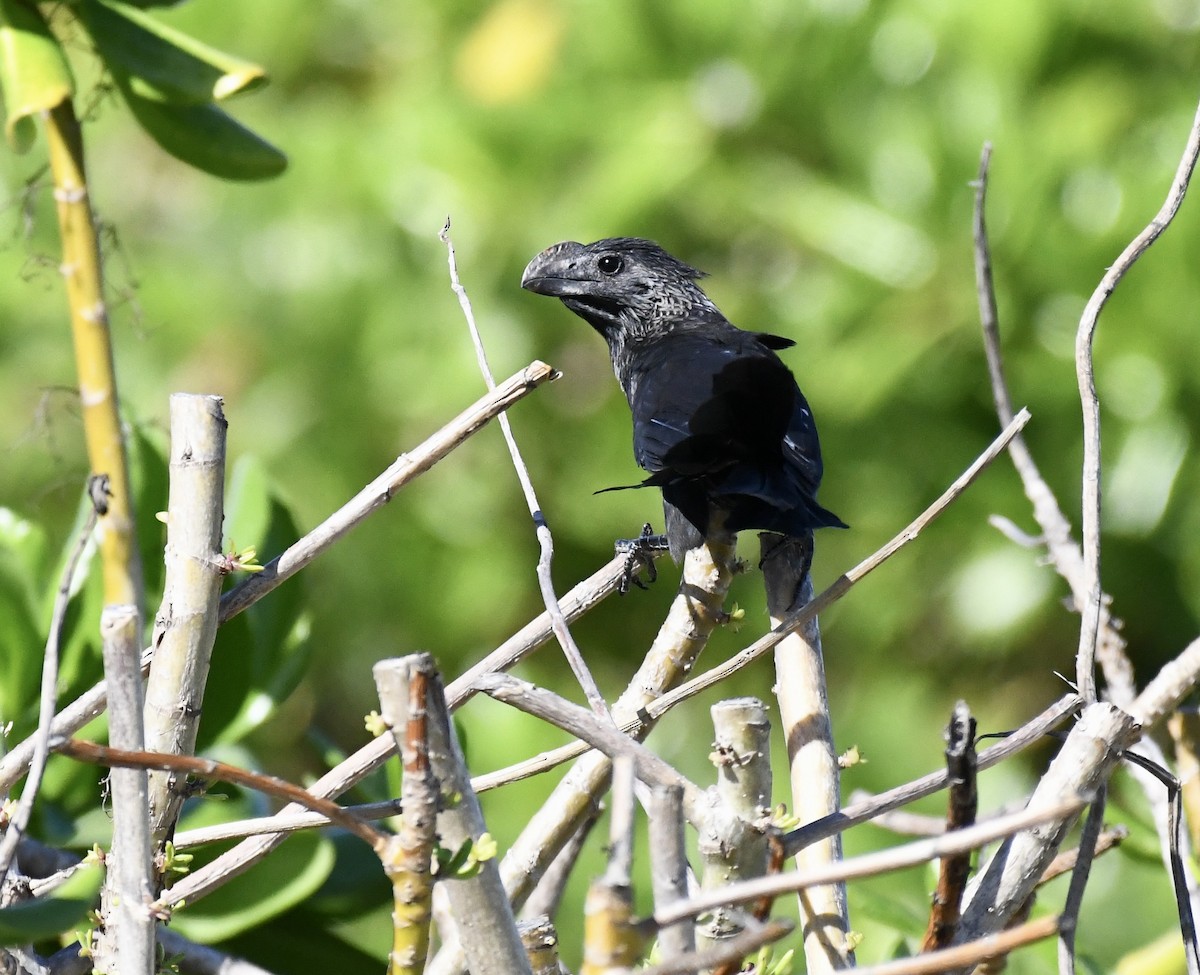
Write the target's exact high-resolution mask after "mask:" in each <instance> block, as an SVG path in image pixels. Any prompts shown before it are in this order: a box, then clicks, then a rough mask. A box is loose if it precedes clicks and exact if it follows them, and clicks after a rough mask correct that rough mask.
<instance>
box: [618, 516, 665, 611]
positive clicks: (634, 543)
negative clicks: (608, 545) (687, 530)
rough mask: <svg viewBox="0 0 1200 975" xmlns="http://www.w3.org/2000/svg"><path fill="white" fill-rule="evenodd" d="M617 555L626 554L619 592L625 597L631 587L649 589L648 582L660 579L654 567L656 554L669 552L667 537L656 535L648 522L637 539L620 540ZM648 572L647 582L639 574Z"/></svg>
mask: <svg viewBox="0 0 1200 975" xmlns="http://www.w3.org/2000/svg"><path fill="white" fill-rule="evenodd" d="M613 548H614V549H616V551H617V554H618V555H619V554H621V553H622V552H623V553H624V554H625V572H624V573H623V574H622V576H621V581H620V583H619V584H618V586H617V591H618V592H619V593H620V594H621V595H622V596H624V595H625V593H627V592H629V587H630V585H634V586H637V587H638V588H639V589H645V588H647V585H646V582H654V581H655V580H656V579H657V578H658V569H656V568H655V567H654V553H655V552H665V551H667V536H666V535H655V534H654V529H653V528H651V527H650V523H649V522H647V523H646V524H644V525H643V526H642V534H641V535H639V536H638V537H637V538H618V539H617V540H616V542H615V543H614V545H613ZM642 569H645V570H646V582H642V580H641V579H640V578H639V577H638V574H639V573H640V572H641V571H642Z"/></svg>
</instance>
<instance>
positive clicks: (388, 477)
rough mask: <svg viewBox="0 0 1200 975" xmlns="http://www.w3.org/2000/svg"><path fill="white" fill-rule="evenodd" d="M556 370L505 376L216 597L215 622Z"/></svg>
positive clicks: (536, 368)
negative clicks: (280, 551)
mask: <svg viewBox="0 0 1200 975" xmlns="http://www.w3.org/2000/svg"><path fill="white" fill-rule="evenodd" d="M557 378H558V373H557V372H556V371H555V370H554V369H553V368H551V367H550V366H548V365H546V363H544V362H539V361H537V360H534V361H533V362H531V363H530V364H529V365H527V366H526V367H525V368H524V369H522V370H521V371H520V372H518V373H515V374H514V375H512V376H510V377H509V378H508V379H506V380H505V381H504V382H502V383H501V384H500V385H499V386H497V387H496V388H495V389H494V390H491V391H489V392H488V394H487V395H486V396H482V397H480V398H479V399H478V400H476V401H475V402H474V403H472V404H471V405H470V406H468V407H467V408H466V409H465V410H463V411H462V412H461V413H460V414H459V415H458V416H456V417H455V418H454V419H453V420H451V421H450V422H449V423H447V424H445V425H444V426H443V427H442V428H441V429H440V430H438V431H437V432H436V433H434V434H433V435H432V436H431V437H429V438H428V439H427V440H426V441H425V442H424V443H422V444H420V445H419V446H418V447H417V448H416V449H414V450H412V451H411V452H409V453H406V454H401V455H400V456H399V457H397V458H396V460H395V461H394V462H393V463H392V464H391V466H389V467H388V468H387V470H385V471H384V472H383V473H382V474H380V475H379V476H378V477H377V478H375V480H373V481H372V482H371V483H370V484H368V485H367V486H366V487H365V488H363V489H362V490H361V491H359V492H358V494H356V495H355V496H354V497H353V498H351V499H350V500H349V501H348V502H346V504H344V505H343V506H342V507H341V508H339V509H338V510H337V511H335V512H334V513H333V514H332V515H330V516H329V517H328V518H326V519H325V520H324V521H323V522H321V524H319V525H318V526H317V527H316V528H314V529H313V530H312V531H310V532H309V533H308V534H307V535H305V536H304V537H303V538H301V539H300V540H299V541H297V542H296V543H295V544H293V545H291V546H290V547H289V548H288V549H287V550H286V551H285V552H284V553H283V554H282V555H280V556H278V557H277V558H275V559H272V560H271V561H270V562H268V563H267V564H266V565H265V566H263V571H262V572H256V573H255V574H254V575H252V576H250V578H248V579H247V580H246V581H245V582H243V583H242V584H241V585H239V586H237V587H236V588H234V589H231V590H230V591H229V592H227V593H225V595H223V596H222V597H221V622H222V623H225V622H227V621H228V620H230V619H232V618H233V617H234V616H237V614H238V613H240V612H242V611H243V610H244V609H246V608H247V607H249V606H252V605H253V604H254V603H256V602H258V600H260V599H262V597H263V596H265V595H266V594H267V593H269V592H270V591H271V590H272V589H274V588H276V587H277V586H278V585H280V583H282V582H284V581H285V580H286V579H289V578H291V577H292V576H293V575H295V574H296V573H297V572H299V571H300V570H301V569H303V568H304V567H305V566H306V565H308V563H309V562H311V561H312V560H313V559H315V558H316V557H317V556H318V555H320V554H321V553H322V552H324V551H325V550H326V549H327V548H329V546H330V545H332V544H333V543H334V542H336V541H337V540H338V539H339V538H341V537H342V536H343V535H345V534H346V532H348V531H350V529H351V528H354V527H355V526H357V525H358V524H359V522H361V521H362V520H363V519H365V518H366V517H367V515H370V514H372V513H373V512H375V511H376V510H378V509H379V508H381V507H382V506H383V505H385V504H387V503H388V502H389V501H391V500H392V495H393V494H395V493H396V491H397V490H399V489H400V488H402V487H403V486H404V485H405V484H407V483H408V482H409V481H411V480H412V479H413V478H415V477H417V476H418V475H419V474H424V473H425V472H426V471H427V470H429V469H430V468H431V467H433V465H434V464H436V463H437V462H438V461H440V460H441V459H442V458H443V457H445V456H446V455H447V454H448V453H450V452H451V451H452V450H454V448H455V447H458V446H459V445H460V444H461V443H462V442H463V441H465V440H466V439H467V438H468V437H470V436H471V435H472V434H474V433H476V432H478V431H479V430H480V429H481V428H482V427H483V426H484V425H485V424H486V423H487V422H488V421H489V420H491V419H493V418H494V417H496V416H498V415H499V414H500V413H502V412H504V410H506V409H508V408H509V407H510V406H512V405H513V404H514V403H516V402H517V401H518V400H520V399H523V398H524V397H525V396H527V395H528V394H529V393H531V392H533V391H534V390H535V389H536V388H537V387H538V386H540V385H542V383H545V382H552V381H554V380H555V379H557Z"/></svg>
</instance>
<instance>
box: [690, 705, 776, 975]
mask: <svg viewBox="0 0 1200 975" xmlns="http://www.w3.org/2000/svg"><path fill="white" fill-rule="evenodd" d="M712 719H713V731H714V740H713V750H712V754H711V755H710V756H709V758H710V759H711V760H712V762H713V764H714V765H715V766H716V772H717V781H716V785H714V786H713V787H712V788H711V789H709V790H708V792H707V793H706V794H705V807H704V808H705V814H704V816H703V817H702V818H701V823H700V831H699V832H700V837H699V852H700V858H701V860H702V862H703V865H704V873H703V874H702V875H701V880H700V883H701V888H702V889H703V890H719V889H722V888H724V887H726V886H728V885H729V884H730V883H733V882H735V881H739V880H749V879H751V878H753V877H761V876H762V875H763V873H765V872H766V868H767V837H766V834H767V830H768V829H769V827H770V815H771V809H770V807H771V722H770V721H769V720H768V718H767V709H766V706H765V705H764V704H763V702H762V701H760V700H758V699H757V698H753V697H743V698H735V699H732V700H727V701H719V702H718V703H716V704H714V705H713V707H712ZM740 913H741V912H732V911H728V910H725V909H724V908H720V907H718V908H716V909H714V910H712V911H710V912H708V914H707V915H706V916H705V917H704V918H702V919H701V920H700V924H699V925H698V927H697V931H696V946H697V948H698V949H700V950H701V951H703V950H706V949H707V948H711V947H715V946H716V945H717V944H718V943H719V942H721V941H725V940H728V939H729V938H732V937H734V936H736V935H737V934H740V933H741V931H742V930H743V929H744V928H745V924H744V922H743V921H742V920H741V917H740Z"/></svg>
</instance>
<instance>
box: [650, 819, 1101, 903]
mask: <svg viewBox="0 0 1200 975" xmlns="http://www.w3.org/2000/svg"><path fill="white" fill-rule="evenodd" d="M1084 804H1085V803H1084V800H1082V799H1079V798H1071V799H1066V800H1062V801H1060V802H1056V803H1054V804H1053V805H1048V806H1042V807H1041V808H1037V809H1022V810H1021V811H1020V812H1016V813H1012V814H1011V815H1008V816H999V817H996V818H995V819H991V820H988V821H987V822H984V823H977V824H976V825H974V826H968V827H967V828H965V829H960V830H955V831H954V832H953V833H946V834H944V835H942V836H935V837H931V838H929V839H924V840H915V841H914V842H912V843H906V844H903V845H901V846H896V847H892V848H890V849H887V850H880V851H878V852H876V853H866V854H863V855H862V856H857V857H852V858H851V859H848V860H841V861H839V862H838V863H829V864H825V865H824V866H822V867H819V868H814V869H811V870H804V871H799V870H797V871H794V872H792V873H785V874H775V875H772V876H767V877H758V878H756V879H754V880H745V881H742V882H741V883H737V884H730V885H729V886H728V887H723V888H721V889H719V890H712V891H704V892H702V893H701V894H698V895H697V896H695V897H692V898H689V899H688V900H686V901H680V902H678V903H675V904H668V905H666V906H665V907H663V908H661V909H659V910H656V911H655V912H654V922H655V923H656V924H658V925H660V926H661V925H665V924H675V923H677V922H679V921H681V920H683V919H684V918H688V917H695V916H696V915H698V914H703V913H704V912H705V911H710V910H712V909H713V908H715V907H720V906H722V905H725V904H744V903H747V902H748V901H755V900H758V898H760V897H779V896H780V895H782V894H788V893H794V892H795V891H798V890H804V889H805V888H807V887H815V886H821V885H824V884H832V883H837V882H840V881H846V880H859V879H861V878H863V877H875V876H878V875H880V874H884V873H891V872H893V871H895V870H904V869H907V868H909V867H915V866H918V865H920V864H922V863H927V862H929V861H930V860H934V859H936V858H938V857H943V856H950V855H952V854H955V853H961V852H963V851H965V850H976V849H978V848H979V847H981V846H984V845H985V844H987V843H991V842H993V841H995V840H997V839H1000V838H1001V837H1008V836H1012V835H1014V834H1017V833H1020V832H1021V831H1022V830H1027V829H1032V828H1033V827H1035V826H1040V825H1042V824H1043V823H1050V822H1055V821H1058V820H1062V819H1065V818H1066V817H1068V816H1073V815H1074V814H1076V813H1078V812H1079V810H1080V809H1082V808H1083V806H1084Z"/></svg>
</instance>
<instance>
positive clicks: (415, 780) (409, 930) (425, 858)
mask: <svg viewBox="0 0 1200 975" xmlns="http://www.w3.org/2000/svg"><path fill="white" fill-rule="evenodd" d="M373 673H374V676H375V687H376V688H377V690H378V692H379V708H380V713H381V714H382V715H383V717H384V720H386V721H387V723H388V725H389V726H390V727H391V729H392V737H393V739H394V740H395V742H396V748H397V750H398V751H399V752H400V761H401V764H402V765H403V767H404V778H403V781H402V783H401V793H400V795H401V799H402V802H403V807H402V808H403V809H404V814H403V825H402V826H401V827H400V832H399V834H398V835H397V836H396V837H395V839H394V840H393V841H392V844H394V850H393V851H391V852H390V853H389V855H387V856H385V858H384V859H385V862H384V868H385V870H386V871H387V874H388V879H389V880H390V881H391V883H392V892H393V897H394V906H393V908H392V951H391V955H390V957H389V960H388V975H419V973H420V972H422V971H424V970H425V958H426V956H427V955H428V954H429V920H430V906H431V903H432V901H433V871H432V863H433V846H434V842H435V840H436V838H437V836H436V828H437V807H438V783H437V779H436V778H435V777H434V775H433V772H432V770H431V769H430V767H429V722H428V716H429V712H428V709H427V707H426V703H425V702H426V700H427V698H428V694H429V682H430V680H432V679H433V678H434V677H435V676H436V671H435V670H434V664H433V658H432V657H431V656H430V655H429V654H427V653H420V654H414V655H413V656H411V657H404V658H402V659H400V660H381V661H379V662H378V663H377V664H376V665H375V667H374V668H373ZM406 699H407V700H406Z"/></svg>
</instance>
